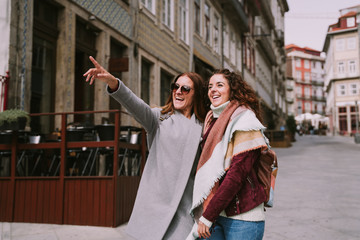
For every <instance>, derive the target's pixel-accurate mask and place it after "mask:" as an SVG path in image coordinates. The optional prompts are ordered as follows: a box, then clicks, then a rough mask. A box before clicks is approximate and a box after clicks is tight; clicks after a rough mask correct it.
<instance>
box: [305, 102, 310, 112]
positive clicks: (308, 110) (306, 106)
mask: <svg viewBox="0 0 360 240" xmlns="http://www.w3.org/2000/svg"><path fill="white" fill-rule="evenodd" d="M310 111H311V104H310V103H309V102H306V103H305V112H310Z"/></svg>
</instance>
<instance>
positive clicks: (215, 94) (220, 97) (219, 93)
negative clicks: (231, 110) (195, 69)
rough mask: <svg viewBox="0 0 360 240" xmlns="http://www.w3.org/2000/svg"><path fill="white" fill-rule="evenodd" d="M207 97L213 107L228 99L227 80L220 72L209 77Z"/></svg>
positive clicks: (228, 87)
mask: <svg viewBox="0 0 360 240" xmlns="http://www.w3.org/2000/svg"><path fill="white" fill-rule="evenodd" d="M208 97H209V99H210V102H211V104H212V105H213V106H214V107H218V106H220V105H221V104H223V103H225V102H227V101H229V99H230V86H229V81H228V80H227V79H226V78H224V76H223V75H222V74H215V75H213V76H212V77H211V78H210V81H209V86H208Z"/></svg>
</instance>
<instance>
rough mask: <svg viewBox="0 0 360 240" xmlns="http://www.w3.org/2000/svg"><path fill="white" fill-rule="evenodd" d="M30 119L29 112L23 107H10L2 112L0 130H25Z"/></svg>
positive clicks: (0, 113)
mask: <svg viewBox="0 0 360 240" xmlns="http://www.w3.org/2000/svg"><path fill="white" fill-rule="evenodd" d="M27 121H30V117H29V113H28V112H26V111H24V110H21V109H8V110H5V111H3V112H0V130H14V131H17V130H24V129H25V126H26V122H27Z"/></svg>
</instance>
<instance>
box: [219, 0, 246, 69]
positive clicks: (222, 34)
mask: <svg viewBox="0 0 360 240" xmlns="http://www.w3.org/2000/svg"><path fill="white" fill-rule="evenodd" d="M221 10H222V11H221V40H222V41H221V67H222V68H224V66H225V65H224V61H225V60H224V4H221ZM241 72H242V70H241Z"/></svg>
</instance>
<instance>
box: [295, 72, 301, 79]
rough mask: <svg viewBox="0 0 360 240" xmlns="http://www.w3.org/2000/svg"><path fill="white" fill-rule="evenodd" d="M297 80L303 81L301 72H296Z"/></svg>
mask: <svg viewBox="0 0 360 240" xmlns="http://www.w3.org/2000/svg"><path fill="white" fill-rule="evenodd" d="M296 79H298V80H301V71H296Z"/></svg>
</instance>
